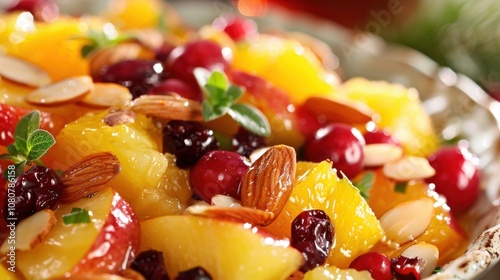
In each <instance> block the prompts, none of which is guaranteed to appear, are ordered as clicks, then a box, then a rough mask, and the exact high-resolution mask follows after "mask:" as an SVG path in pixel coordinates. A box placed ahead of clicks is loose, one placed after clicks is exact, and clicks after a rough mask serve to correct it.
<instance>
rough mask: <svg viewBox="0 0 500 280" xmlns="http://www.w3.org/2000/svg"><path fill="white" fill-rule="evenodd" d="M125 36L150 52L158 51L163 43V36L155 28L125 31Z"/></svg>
mask: <svg viewBox="0 0 500 280" xmlns="http://www.w3.org/2000/svg"><path fill="white" fill-rule="evenodd" d="M127 34H128V35H131V36H134V37H135V38H136V39H137V41H138V42H139V43H140V44H141V45H143V46H144V47H146V48H148V49H150V50H158V49H159V48H161V46H162V45H163V44H164V43H165V36H163V34H162V32H160V30H158V29H156V28H149V29H148V28H141V29H127Z"/></svg>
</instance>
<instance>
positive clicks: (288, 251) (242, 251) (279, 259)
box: [141, 215, 303, 280]
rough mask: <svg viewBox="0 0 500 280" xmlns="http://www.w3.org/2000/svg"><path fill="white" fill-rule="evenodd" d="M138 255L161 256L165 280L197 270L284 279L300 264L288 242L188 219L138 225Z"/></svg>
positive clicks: (238, 279)
mask: <svg viewBox="0 0 500 280" xmlns="http://www.w3.org/2000/svg"><path fill="white" fill-rule="evenodd" d="M141 231H142V238H141V251H145V250H150V249H155V250H160V251H162V252H163V254H164V257H165V258H164V259H165V266H166V268H167V272H168V275H172V276H171V277H176V276H177V275H178V274H179V272H180V271H184V270H188V269H191V268H193V267H196V266H201V267H203V268H204V269H205V270H207V271H208V272H209V273H210V275H211V276H212V277H213V279H219V280H224V279H230V280H244V279H249V280H255V279H259V280H266V279H269V280H279V279H287V278H288V276H290V275H291V274H292V273H293V272H294V271H296V270H297V269H298V268H299V267H300V266H301V265H302V262H303V257H302V254H301V253H300V252H299V251H297V250H295V249H293V248H292V247H291V246H290V245H289V241H288V240H276V239H273V238H272V237H269V236H267V235H265V234H263V233H261V232H259V231H258V229H257V228H253V227H252V226H251V225H249V224H242V223H236V222H231V221H225V220H218V219H209V218H202V217H195V216H188V215H176V216H165V217H160V218H156V219H152V220H147V221H144V222H142V223H141Z"/></svg>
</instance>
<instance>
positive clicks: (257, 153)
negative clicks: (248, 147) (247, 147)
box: [248, 147, 270, 162]
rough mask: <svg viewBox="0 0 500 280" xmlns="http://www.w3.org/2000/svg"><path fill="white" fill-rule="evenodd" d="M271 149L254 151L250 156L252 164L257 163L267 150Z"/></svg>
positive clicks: (265, 148)
mask: <svg viewBox="0 0 500 280" xmlns="http://www.w3.org/2000/svg"><path fill="white" fill-rule="evenodd" d="M269 149H270V147H263V148H258V149H256V150H254V151H253V152H252V153H251V154H250V156H249V157H248V158H249V159H250V162H255V161H257V160H258V159H259V158H260V157H261V156H262V155H263V154H264V153H265V152H267V150H269Z"/></svg>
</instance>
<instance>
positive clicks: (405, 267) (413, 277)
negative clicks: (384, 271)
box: [391, 256, 422, 280]
mask: <svg viewBox="0 0 500 280" xmlns="http://www.w3.org/2000/svg"><path fill="white" fill-rule="evenodd" d="M391 269H392V275H393V276H394V277H395V278H396V279H397V280H420V272H421V271H422V268H421V267H420V264H419V259H418V258H417V257H415V258H407V257H404V256H399V257H397V258H393V259H392V260H391Z"/></svg>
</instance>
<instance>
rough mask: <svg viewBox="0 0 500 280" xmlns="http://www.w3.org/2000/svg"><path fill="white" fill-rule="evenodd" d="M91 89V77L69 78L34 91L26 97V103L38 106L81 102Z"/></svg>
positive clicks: (92, 83)
mask: <svg viewBox="0 0 500 280" xmlns="http://www.w3.org/2000/svg"><path fill="white" fill-rule="evenodd" d="M93 89H94V82H93V81H92V78H91V77H89V76H77V77H71V78H67V79H64V80H61V81H58V82H55V83H52V84H49V85H45V86H43V87H40V88H38V89H35V90H34V91H32V92H30V93H28V94H27V95H26V101H28V102H30V103H33V104H38V105H59V104H64V103H70V102H74V101H78V100H81V99H83V98H84V97H85V96H86V95H87V94H89V93H90V92H91V91H92V90H93Z"/></svg>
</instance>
